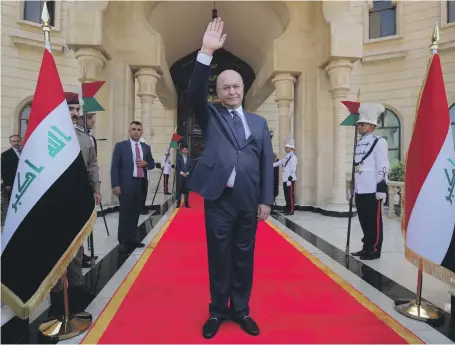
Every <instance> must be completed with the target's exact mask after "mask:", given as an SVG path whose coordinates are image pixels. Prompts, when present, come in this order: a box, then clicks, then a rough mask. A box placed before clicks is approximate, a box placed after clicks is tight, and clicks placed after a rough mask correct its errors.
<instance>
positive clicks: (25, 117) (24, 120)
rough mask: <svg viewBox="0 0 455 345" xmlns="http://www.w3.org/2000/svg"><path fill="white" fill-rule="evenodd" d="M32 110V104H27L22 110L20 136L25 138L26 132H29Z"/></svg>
mask: <svg viewBox="0 0 455 345" xmlns="http://www.w3.org/2000/svg"><path fill="white" fill-rule="evenodd" d="M31 110H32V102H29V103H27V105H26V106H24V108H22V110H21V112H20V114H19V135H20V136H21V137H22V138H23V137H24V136H25V131H26V130H27V125H28V118H29V116H30V111H31Z"/></svg>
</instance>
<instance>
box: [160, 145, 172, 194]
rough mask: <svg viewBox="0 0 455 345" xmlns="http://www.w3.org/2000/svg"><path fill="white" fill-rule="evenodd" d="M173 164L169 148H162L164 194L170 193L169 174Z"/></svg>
mask: <svg viewBox="0 0 455 345" xmlns="http://www.w3.org/2000/svg"><path fill="white" fill-rule="evenodd" d="M173 168H174V166H173V165H172V163H171V154H170V150H169V148H165V149H164V156H163V159H162V161H161V170H163V186H164V195H171V193H169V176H170V175H171V171H172V169H173Z"/></svg>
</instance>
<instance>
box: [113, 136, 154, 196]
mask: <svg viewBox="0 0 455 345" xmlns="http://www.w3.org/2000/svg"><path fill="white" fill-rule="evenodd" d="M140 144H141V147H142V154H143V156H144V157H143V159H144V160H145V161H146V162H147V167H146V168H144V169H143V170H144V177H145V179H146V181H147V178H148V176H147V175H148V174H147V169H148V170H151V169H153V168H154V167H155V161H154V160H153V157H152V151H151V148H150V146H149V145H147V144H144V143H140ZM133 159H134V158H133V150H132V148H131V142H130V140H129V139H128V140H125V141H121V142H119V143H117V144H115V148H114V153H113V154H112V163H111V186H112V188H115V187H120V190H121V193H123V194H126V193H128V190H129V189H130V185H131V183H132V181H133V173H134V165H135V164H136V162H134V161H133Z"/></svg>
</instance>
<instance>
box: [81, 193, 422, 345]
mask: <svg viewBox="0 0 455 345" xmlns="http://www.w3.org/2000/svg"><path fill="white" fill-rule="evenodd" d="M190 203H191V206H192V208H190V209H186V208H181V209H179V210H178V211H177V213H176V214H175V213H174V214H175V217H173V219H172V220H171V221H170V224H169V226H168V228H167V230H165V228H166V225H165V226H164V227H163V229H162V231H161V232H160V234H159V235H158V236H157V237H158V238H156V239H155V240H154V241H153V242H152V243H151V244H150V245H149V247H148V249H147V250H146V251H145V253H144V254H143V255H142V257H141V258H140V259H139V261H138V263H137V264H136V266H135V268H133V270H132V271H131V272H130V274H129V276H128V277H127V278H126V279H125V281H124V282H123V284H122V286H121V287H120V288H119V290H118V291H117V292H116V294H115V295H114V297H113V298H112V299H111V301H110V303H109V304H108V305H107V307H106V308H105V310H104V311H103V313H102V314H101V316H100V318H99V319H98V320H97V321H96V323H95V324H94V326H93V328H92V330H91V331H90V332H89V333H88V335H87V336H86V338H85V339H84V343H102V344H119V343H133V344H134V343H137V344H146V343H157V344H160V343H161V344H162V343H167V344H182V343H231V344H232V343H240V344H246V343H251V344H253V343H263V344H279V343H284V344H286V343H294V344H295V343H355V344H399V343H400V344H403V343H421V340H420V339H418V338H417V337H416V336H414V335H413V334H412V333H410V332H409V331H407V330H406V329H405V328H404V327H402V326H401V325H400V324H399V323H397V322H396V321H394V320H393V319H391V318H390V317H389V316H388V315H387V314H386V313H385V312H383V311H382V310H380V309H379V308H378V307H377V306H375V305H374V304H373V303H371V302H370V301H369V300H367V299H366V298H365V297H364V296H362V295H361V294H360V293H359V292H358V291H357V290H354V289H353V288H352V287H350V286H349V285H348V284H347V283H346V282H345V281H343V280H341V279H340V278H339V277H338V276H336V275H335V274H334V273H333V272H332V271H330V270H329V269H328V268H327V267H326V266H324V265H323V264H322V263H321V262H320V261H319V260H318V259H316V258H315V257H313V256H311V254H309V253H308V252H306V251H305V250H304V249H303V248H301V247H299V246H298V245H297V244H296V243H294V242H293V241H292V240H290V239H288V240H286V239H285V238H283V237H282V236H280V234H279V233H278V232H281V231H280V230H278V229H276V228H275V227H273V228H272V226H271V225H270V223H264V222H262V223H261V224H260V226H259V229H258V234H257V245H256V257H255V261H256V266H255V280H254V285H253V293H252V299H251V311H252V314H251V316H252V317H254V318H255V319H256V321H257V322H258V324H259V326H260V328H261V334H260V335H259V336H258V337H252V336H249V335H247V334H246V333H244V332H243V331H242V330H241V329H240V327H239V326H238V325H237V324H234V323H231V322H225V323H223V324H222V325H221V328H220V331H219V332H218V334H217V335H216V336H215V338H213V339H211V340H205V339H204V338H203V337H202V331H201V329H202V325H203V323H204V322H205V321H206V319H207V317H208V303H209V289H208V287H209V284H208V270H207V250H206V241H205V229H204V214H203V200H202V198H201V197H199V196H198V195H195V194H194V193H192V195H191V198H190ZM171 218H172V217H171ZM164 231H165V232H164ZM163 232H164V235H163V236H162V238H161V240H160V239H159V237H160V236H161V234H162V233H163ZM158 241H159V244H158V245H156V244H157V242H158ZM293 244H294V246H296V247H297V248H298V249H296V248H295V247H294V246H293ZM152 251H153V254H152Z"/></svg>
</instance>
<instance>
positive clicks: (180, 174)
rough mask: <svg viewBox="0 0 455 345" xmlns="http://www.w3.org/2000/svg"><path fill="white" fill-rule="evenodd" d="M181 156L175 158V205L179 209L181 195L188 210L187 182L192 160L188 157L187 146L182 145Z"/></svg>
mask: <svg viewBox="0 0 455 345" xmlns="http://www.w3.org/2000/svg"><path fill="white" fill-rule="evenodd" d="M181 152H182V154H181V155H178V156H177V163H176V168H175V172H176V174H177V175H176V176H177V193H176V200H177V202H176V204H177V207H180V204H181V203H182V194H183V198H184V200H185V207H186V208H189V207H190V203H189V200H188V199H189V190H188V180H189V178H190V177H189V176H190V172H191V168H192V165H193V160H192V159H191V157H190V156H188V146H186V145H183V146H182V148H181Z"/></svg>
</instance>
